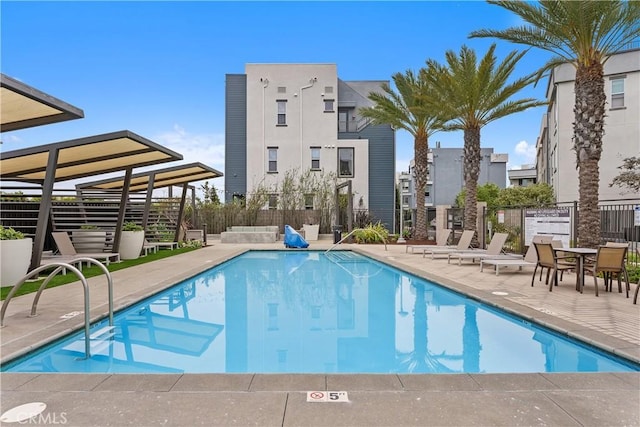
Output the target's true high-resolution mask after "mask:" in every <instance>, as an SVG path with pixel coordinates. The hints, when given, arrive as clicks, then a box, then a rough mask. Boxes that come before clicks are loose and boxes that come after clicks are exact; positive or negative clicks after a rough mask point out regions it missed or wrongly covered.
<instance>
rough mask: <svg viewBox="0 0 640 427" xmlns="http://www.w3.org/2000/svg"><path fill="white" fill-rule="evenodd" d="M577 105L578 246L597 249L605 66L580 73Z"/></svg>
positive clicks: (588, 67) (591, 66) (587, 67)
mask: <svg viewBox="0 0 640 427" xmlns="http://www.w3.org/2000/svg"><path fill="white" fill-rule="evenodd" d="M575 92H576V102H575V107H574V114H575V122H574V123H573V135H574V136H573V138H574V140H573V149H574V150H575V152H576V156H577V167H578V179H579V193H580V206H579V209H580V211H579V215H580V220H579V221H578V245H579V246H583V247H589V248H596V247H597V246H598V245H599V244H600V233H599V231H594V230H600V212H599V210H598V189H599V186H600V171H599V167H598V163H599V161H600V156H601V154H602V135H603V133H604V132H603V127H604V116H605V103H606V99H607V98H606V95H605V93H604V69H603V65H602V64H601V63H600V62H599V61H597V60H592V61H591V62H590V63H588V64H580V65H579V66H578V68H577V70H576V84H575Z"/></svg>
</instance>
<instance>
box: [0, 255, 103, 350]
mask: <svg viewBox="0 0 640 427" xmlns="http://www.w3.org/2000/svg"><path fill="white" fill-rule="evenodd" d="M75 261H85V262H90V263H93V264H96V265H100V266H101V268H102V270H103V271H104V272H105V273H106V275H107V284H108V287H109V326H111V327H112V326H113V280H112V278H111V274H110V273H109V270H108V269H107V268H106V267H104V265H102V263H101V262H100V261H98V260H96V259H94V258H86V257H79V258H74V259H73V260H70V261H69V263H66V262H62V261H54V262H51V263H48V264H46V265H41V266H39V267H37V268H35V269H33V270H31V271H29V272H28V273H27V274H26V275H25V276H23V277H22V278H21V279H20V280H18V282H16V284H15V285H13V287H12V288H11V291H9V294H8V295H7V298H6V299H5V300H4V302H3V303H2V308H1V309H0V327H4V315H5V313H6V311H7V307H8V306H9V302H10V301H11V299H12V298H13V296H14V295H15V294H16V292H17V291H18V290H19V289H20V287H21V286H22V285H23V284H24V283H25V282H26V281H27V280H28V279H29V278H30V277H33V276H34V275H36V274H37V273H40V272H41V271H45V270H48V269H50V268H52V267H56V268H55V269H54V270H53V271H52V272H51V273H49V275H48V276H47V278H46V279H45V280H44V281H43V282H42V285H40V288H39V289H38V291H37V293H36V296H35V297H34V301H33V304H32V307H31V314H30V316H32V317H33V316H36V307H37V304H38V300H39V299H40V294H41V293H42V291H43V290H44V289H45V287H46V285H47V284H48V283H49V282H50V281H51V279H52V278H53V277H54V276H55V275H57V274H58V272H59V271H60V270H62V269H68V270H69V271H71V272H72V273H74V274H75V275H76V276H77V277H78V279H80V282H81V283H82V288H83V290H84V335H85V344H84V347H85V358H86V359H88V358H90V357H91V320H90V311H91V305H90V298H89V283H88V282H87V278H86V277H85V276H84V274H82V272H81V271H80V270H79V269H78V268H76V267H75V265H73V264H71V263H75Z"/></svg>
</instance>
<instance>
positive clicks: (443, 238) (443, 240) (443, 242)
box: [404, 228, 455, 253]
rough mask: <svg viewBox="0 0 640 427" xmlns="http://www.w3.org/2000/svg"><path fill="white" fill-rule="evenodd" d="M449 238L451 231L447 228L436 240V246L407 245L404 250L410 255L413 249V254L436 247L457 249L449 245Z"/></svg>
mask: <svg viewBox="0 0 640 427" xmlns="http://www.w3.org/2000/svg"><path fill="white" fill-rule="evenodd" d="M449 236H451V230H450V229H448V228H446V229H444V230H442V232H441V233H440V235H439V236H438V239H437V240H436V244H435V245H407V246H406V247H405V248H404V251H405V253H408V252H409V249H411V252H412V253H416V249H418V250H421V249H425V248H434V247H439V248H455V245H447V242H448V241H449Z"/></svg>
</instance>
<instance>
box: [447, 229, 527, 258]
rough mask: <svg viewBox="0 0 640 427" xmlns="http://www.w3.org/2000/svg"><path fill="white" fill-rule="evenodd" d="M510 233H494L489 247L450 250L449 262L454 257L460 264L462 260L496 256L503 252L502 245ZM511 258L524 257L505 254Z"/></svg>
mask: <svg viewBox="0 0 640 427" xmlns="http://www.w3.org/2000/svg"><path fill="white" fill-rule="evenodd" d="M507 237H509V233H496V234H494V235H493V238H492V239H491V242H490V243H489V245H488V246H487V249H463V250H462V251H456V252H449V254H448V255H449V256H448V259H447V262H448V263H449V264H450V263H451V260H452V259H456V258H457V259H458V265H462V260H463V259H467V260H471V262H476V260H478V261H479V260H482V259H484V258H496V257H500V254H502V247H503V246H504V244H505V243H506V241H507ZM504 256H505V257H510V258H522V256H521V255H515V254H514V255H506V254H505V255H504Z"/></svg>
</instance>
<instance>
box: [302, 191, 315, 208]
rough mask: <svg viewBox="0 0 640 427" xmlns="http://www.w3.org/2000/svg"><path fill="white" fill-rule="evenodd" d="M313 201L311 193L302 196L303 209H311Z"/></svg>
mask: <svg viewBox="0 0 640 427" xmlns="http://www.w3.org/2000/svg"><path fill="white" fill-rule="evenodd" d="M313 199H314V194H313V193H308V194H305V195H304V208H305V209H306V210H311V209H313Z"/></svg>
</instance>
